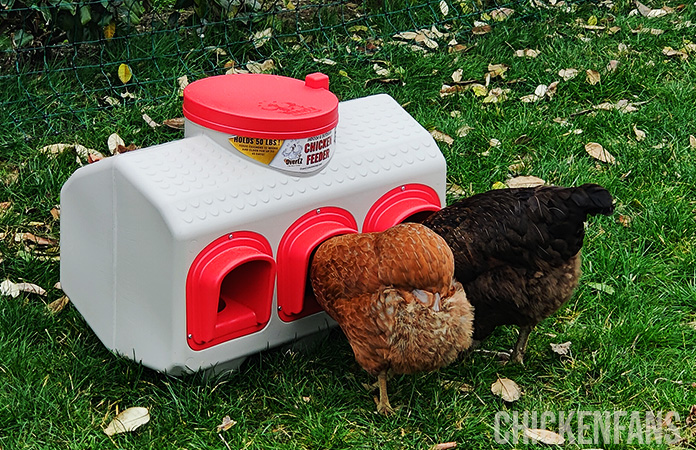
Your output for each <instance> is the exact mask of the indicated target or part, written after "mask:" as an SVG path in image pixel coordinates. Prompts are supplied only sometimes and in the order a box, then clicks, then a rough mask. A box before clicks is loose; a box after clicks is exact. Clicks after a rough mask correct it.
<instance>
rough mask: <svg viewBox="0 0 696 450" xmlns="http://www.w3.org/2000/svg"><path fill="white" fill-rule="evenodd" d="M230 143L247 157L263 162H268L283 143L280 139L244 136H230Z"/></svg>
mask: <svg viewBox="0 0 696 450" xmlns="http://www.w3.org/2000/svg"><path fill="white" fill-rule="evenodd" d="M230 144H232V146H233V147H234V148H236V149H237V150H239V151H240V152H242V153H243V154H245V155H246V156H248V157H249V158H252V159H255V160H256V161H258V162H261V163H263V164H270V162H271V161H272V160H273V158H274V157H275V155H276V154H277V153H278V150H280V147H281V146H282V145H283V141H282V140H281V139H263V138H251V137H245V136H232V137H231V138H230Z"/></svg>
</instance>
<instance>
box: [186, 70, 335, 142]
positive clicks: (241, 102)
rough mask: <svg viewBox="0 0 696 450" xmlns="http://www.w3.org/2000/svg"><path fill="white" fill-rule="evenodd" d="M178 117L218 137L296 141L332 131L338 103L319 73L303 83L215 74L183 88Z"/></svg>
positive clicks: (280, 77)
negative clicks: (223, 135)
mask: <svg viewBox="0 0 696 450" xmlns="http://www.w3.org/2000/svg"><path fill="white" fill-rule="evenodd" d="M184 116H186V118H187V119H189V120H190V121H192V122H194V123H197V124H198V125H201V126H203V127H206V128H210V129H212V130H216V131H222V132H224V133H230V134H234V135H240V136H248V137H259V138H273V139H299V138H305V137H309V136H316V135H319V134H322V133H325V132H327V131H329V130H331V129H333V128H335V127H336V124H337V123H338V98H336V96H335V95H334V94H333V93H331V91H329V77H328V76H327V75H324V74H323V73H312V74H309V75H307V77H306V78H305V81H304V82H302V81H301V80H297V79H295V78H289V77H282V76H278V75H265V74H232V75H218V76H214V77H208V78H203V79H201V80H198V81H194V82H193V83H191V84H189V85H188V86H186V88H185V89H184Z"/></svg>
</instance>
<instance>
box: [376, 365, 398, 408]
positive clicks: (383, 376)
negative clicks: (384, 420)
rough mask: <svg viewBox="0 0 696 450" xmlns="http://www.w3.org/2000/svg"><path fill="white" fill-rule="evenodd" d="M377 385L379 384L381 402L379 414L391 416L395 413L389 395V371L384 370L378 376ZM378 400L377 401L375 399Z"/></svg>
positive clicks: (378, 403)
mask: <svg viewBox="0 0 696 450" xmlns="http://www.w3.org/2000/svg"><path fill="white" fill-rule="evenodd" d="M377 383H378V384H379V401H378V402H377V412H378V413H380V414H384V415H385V416H389V415H391V414H393V413H394V409H392V407H391V405H390V404H389V396H388V395H387V371H386V370H383V371H381V372H380V373H379V375H377ZM375 400H376V399H375Z"/></svg>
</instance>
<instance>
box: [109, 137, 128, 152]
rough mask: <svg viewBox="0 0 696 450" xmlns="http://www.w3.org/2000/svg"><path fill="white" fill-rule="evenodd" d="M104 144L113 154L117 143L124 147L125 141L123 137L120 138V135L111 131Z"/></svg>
mask: <svg viewBox="0 0 696 450" xmlns="http://www.w3.org/2000/svg"><path fill="white" fill-rule="evenodd" d="M106 145H107V147H108V148H109V151H110V152H111V154H112V155H113V154H114V153H115V152H116V148H117V147H118V146H119V145H121V146H124V147H125V145H126V143H125V142H123V139H121V136H119V135H118V133H111V135H109V138H108V139H107V140H106Z"/></svg>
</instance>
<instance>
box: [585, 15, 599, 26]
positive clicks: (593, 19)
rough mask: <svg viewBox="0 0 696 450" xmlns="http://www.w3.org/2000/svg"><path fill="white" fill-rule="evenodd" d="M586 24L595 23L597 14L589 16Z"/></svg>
mask: <svg viewBox="0 0 696 450" xmlns="http://www.w3.org/2000/svg"><path fill="white" fill-rule="evenodd" d="M587 24H588V25H597V16H590V18H589V19H587Z"/></svg>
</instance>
